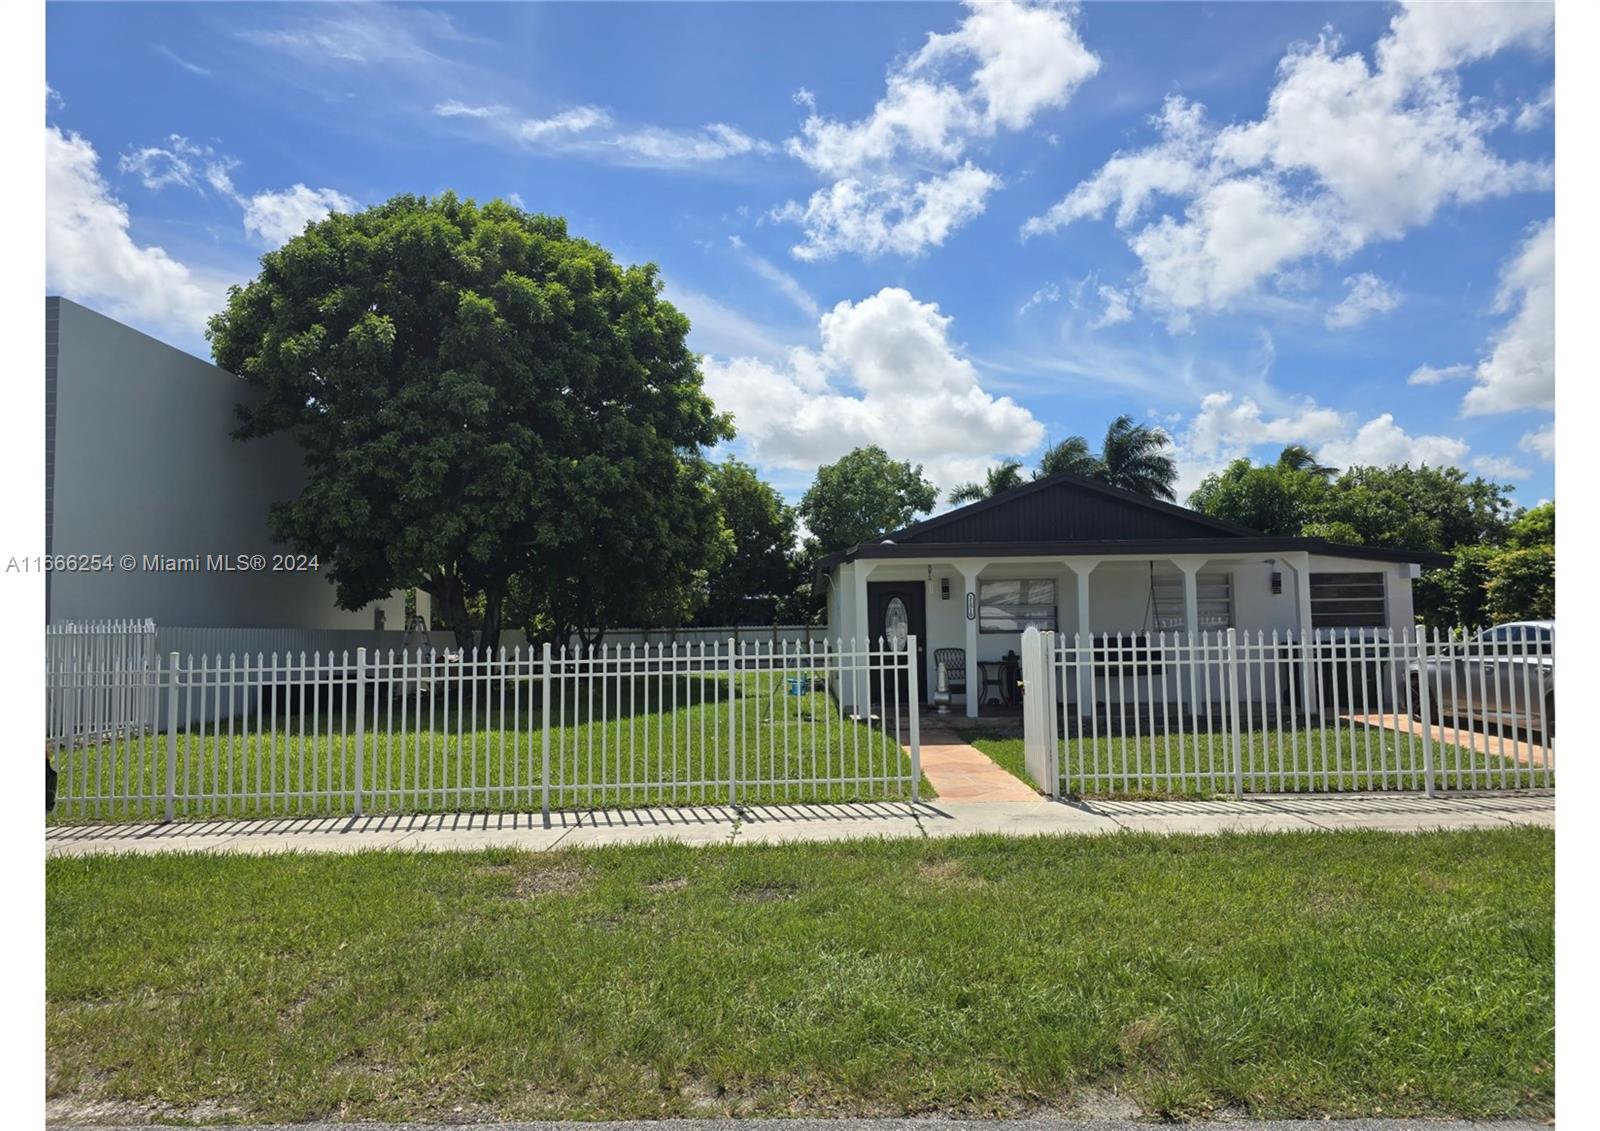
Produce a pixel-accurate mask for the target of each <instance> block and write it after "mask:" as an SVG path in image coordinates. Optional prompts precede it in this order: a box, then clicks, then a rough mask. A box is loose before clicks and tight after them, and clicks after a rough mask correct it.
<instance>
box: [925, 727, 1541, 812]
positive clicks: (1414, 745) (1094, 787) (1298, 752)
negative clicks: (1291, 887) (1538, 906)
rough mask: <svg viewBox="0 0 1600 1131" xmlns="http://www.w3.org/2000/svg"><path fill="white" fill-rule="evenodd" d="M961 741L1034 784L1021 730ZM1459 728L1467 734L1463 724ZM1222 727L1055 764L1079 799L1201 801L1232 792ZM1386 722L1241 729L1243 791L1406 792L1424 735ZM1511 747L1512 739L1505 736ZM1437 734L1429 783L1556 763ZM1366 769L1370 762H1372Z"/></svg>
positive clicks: (1515, 773)
mask: <svg viewBox="0 0 1600 1131" xmlns="http://www.w3.org/2000/svg"><path fill="white" fill-rule="evenodd" d="M956 733H957V734H958V735H959V736H960V737H961V738H962V739H963V740H964V741H966V742H968V743H971V744H972V745H973V746H974V747H976V748H977V749H979V750H981V751H982V752H983V753H984V754H986V755H988V756H989V758H990V759H992V760H993V761H994V762H995V764H996V765H998V766H1000V767H1001V768H1002V769H1004V770H1006V771H1007V772H1009V773H1011V774H1013V775H1015V776H1016V777H1018V778H1021V779H1022V780H1023V781H1025V782H1027V783H1028V784H1029V785H1031V786H1033V787H1034V788H1035V789H1038V788H1039V783H1037V782H1035V781H1034V780H1033V779H1032V778H1031V777H1029V775H1028V772H1027V768H1026V764H1025V758H1024V752H1023V740H1022V736H1021V735H1020V734H1016V733H1010V734H1006V733H996V732H995V731H992V730H988V731H986V730H958V731H957V732H956ZM1463 733H1465V732H1463ZM1232 741H1233V740H1232V737H1231V736H1230V735H1229V734H1227V733H1213V734H1199V735H1196V734H1183V735H1179V734H1176V733H1173V734H1170V735H1155V736H1152V735H1149V734H1144V735H1139V736H1135V735H1133V734H1132V733H1130V734H1128V735H1126V736H1117V737H1107V736H1105V735H1100V736H1099V737H1089V736H1086V737H1084V738H1081V739H1080V738H1078V737H1077V735H1076V732H1075V731H1074V733H1073V735H1072V737H1070V738H1066V739H1063V740H1062V742H1061V763H1060V764H1061V769H1062V772H1063V774H1064V775H1068V783H1069V785H1070V794H1071V795H1072V796H1075V797H1102V798H1173V799H1199V798H1206V797H1215V796H1217V795H1218V794H1219V793H1220V794H1228V795H1230V796H1231V795H1232V793H1233V774H1232V770H1231V767H1232V765H1233V761H1232V759H1233V747H1232ZM1407 742H1408V736H1407V735H1405V734H1403V733H1399V732H1396V731H1393V730H1388V729H1385V728H1383V727H1378V726H1371V727H1354V728H1352V727H1349V726H1342V727H1341V728H1340V730H1339V732H1338V734H1337V735H1335V733H1334V731H1333V728H1332V726H1331V725H1330V726H1329V727H1328V729H1327V731H1326V732H1325V733H1324V732H1319V731H1316V730H1312V731H1295V732H1291V731H1288V730H1278V729H1277V728H1267V729H1264V730H1251V731H1245V732H1243V733H1242V734H1241V735H1240V744H1239V745H1240V758H1241V764H1242V767H1243V771H1244V773H1243V775H1242V776H1243V782H1244V791H1245V792H1246V793H1322V792H1348V791H1355V790H1362V791H1367V790H1382V789H1389V790H1412V791H1420V790H1422V789H1423V786H1424V775H1423V772H1422V753H1421V741H1420V739H1417V738H1415V737H1410V738H1409V742H1410V743H1411V745H1410V746H1409V747H1408V745H1407ZM1508 745H1510V743H1509V742H1508ZM1494 750H1495V747H1494V746H1493V742H1492V740H1491V743H1490V746H1489V749H1488V751H1476V752H1475V751H1473V750H1472V749H1471V748H1469V747H1468V746H1466V745H1464V744H1463V745H1459V746H1458V745H1456V744H1454V743H1449V742H1438V743H1435V744H1434V747H1433V757H1434V786H1435V788H1437V789H1445V790H1483V789H1502V788H1519V787H1527V786H1540V787H1542V786H1545V785H1554V784H1555V771H1554V770H1553V769H1551V770H1550V771H1548V772H1546V770H1545V769H1544V768H1543V767H1542V766H1535V767H1533V769H1532V772H1531V774H1530V772H1529V767H1527V766H1524V765H1521V764H1519V763H1518V762H1517V761H1516V760H1515V759H1513V758H1509V757H1504V758H1503V757H1501V756H1500V755H1499V754H1497V753H1495V752H1494ZM1369 767H1370V768H1369Z"/></svg>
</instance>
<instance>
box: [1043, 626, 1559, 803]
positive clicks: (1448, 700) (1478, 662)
mask: <svg viewBox="0 0 1600 1131" xmlns="http://www.w3.org/2000/svg"><path fill="white" fill-rule="evenodd" d="M1526 632H1527V635H1526V637H1525V638H1521V639H1519V638H1517V634H1516V633H1511V632H1506V631H1505V630H1495V631H1493V632H1485V633H1481V634H1469V635H1466V636H1461V635H1455V634H1440V633H1433V634H1426V633H1423V632H1420V631H1414V630H1410V629H1406V630H1398V631H1396V632H1394V633H1391V634H1385V635H1383V636H1381V637H1378V638H1374V637H1370V636H1368V637H1363V636H1362V635H1361V634H1359V633H1357V632H1354V631H1349V630H1344V631H1319V632H1316V633H1314V634H1313V635H1312V636H1311V637H1310V638H1304V637H1297V636H1295V635H1294V634H1292V633H1290V634H1283V635H1280V634H1278V633H1271V634H1267V633H1254V634H1248V633H1241V632H1238V631H1236V630H1233V629H1229V630H1227V631H1225V632H1218V633H1201V634H1199V635H1198V636H1196V637H1189V636H1185V635H1182V634H1174V635H1170V636H1169V635H1167V634H1164V633H1163V634H1158V635H1155V636H1129V635H1111V634H1108V635H1103V636H1090V637H1080V636H1073V637H1067V636H1064V635H1061V634H1057V633H1053V632H1044V633H1041V632H1038V631H1037V630H1029V632H1027V633H1025V634H1024V637H1023V655H1022V658H1023V666H1024V684H1025V688H1026V691H1027V696H1026V700H1025V706H1024V712H1023V718H1024V730H1025V749H1026V760H1027V766H1028V772H1029V774H1030V776H1032V777H1033V778H1034V780H1035V781H1036V782H1038V783H1040V785H1041V786H1042V787H1044V788H1045V790H1046V792H1048V793H1050V794H1052V795H1067V796H1084V795H1106V794H1111V795H1135V796H1138V795H1150V796H1196V795H1210V794H1217V793H1231V794H1233V795H1234V796H1243V795H1244V794H1245V793H1264V792H1305V791H1318V792H1340V791H1356V790H1363V791H1364V790H1420V791H1424V792H1426V793H1428V794H1429V795H1432V794H1433V793H1435V792H1436V791H1438V790H1485V789H1516V788H1529V787H1548V786H1552V785H1554V780H1555V778H1554V774H1555V679H1554V631H1553V629H1548V630H1547V629H1540V630H1538V635H1537V636H1536V635H1535V630H1532V629H1530V630H1526Z"/></svg>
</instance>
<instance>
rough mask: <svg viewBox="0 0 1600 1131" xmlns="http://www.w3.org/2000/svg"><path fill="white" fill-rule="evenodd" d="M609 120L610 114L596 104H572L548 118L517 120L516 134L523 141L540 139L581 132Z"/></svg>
mask: <svg viewBox="0 0 1600 1131" xmlns="http://www.w3.org/2000/svg"><path fill="white" fill-rule="evenodd" d="M610 122H611V115H610V114H608V113H607V112H606V111H604V110H602V109H601V108H600V107H598V106H574V107H572V108H571V109H570V110H563V111H562V112H561V113H559V114H552V115H551V116H550V117H548V118H527V119H524V120H523V121H521V122H518V123H517V135H518V136H519V137H521V138H522V139H523V140H524V141H542V140H545V139H547V138H558V137H561V136H562V135H565V134H581V133H583V132H584V131H585V130H590V129H593V128H595V127H596V126H604V125H609V124H610Z"/></svg>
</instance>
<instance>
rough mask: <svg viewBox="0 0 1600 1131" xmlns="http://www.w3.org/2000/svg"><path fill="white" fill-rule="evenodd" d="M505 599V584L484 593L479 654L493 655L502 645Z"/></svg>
mask: <svg viewBox="0 0 1600 1131" xmlns="http://www.w3.org/2000/svg"><path fill="white" fill-rule="evenodd" d="M505 600H506V591H505V586H504V585H503V584H502V585H500V586H498V587H496V588H494V589H490V590H487V591H486V592H485V593H484V595H483V629H482V631H481V632H479V634H478V649H479V655H482V656H493V655H494V654H495V652H496V651H497V650H498V649H499V647H500V621H501V613H502V610H503V609H504V608H505Z"/></svg>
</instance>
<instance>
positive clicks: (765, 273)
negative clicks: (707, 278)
mask: <svg viewBox="0 0 1600 1131" xmlns="http://www.w3.org/2000/svg"><path fill="white" fill-rule="evenodd" d="M728 244H729V246H731V247H732V248H733V249H734V251H735V252H736V253H737V254H738V256H739V258H740V260H741V261H742V262H743V263H744V264H745V265H746V266H747V267H749V268H750V270H752V271H754V272H755V273H756V274H757V275H759V276H761V278H763V279H765V280H766V281H767V282H769V283H771V284H772V286H773V287H774V288H776V289H777V291H778V293H779V294H781V295H783V297H784V298H786V299H788V300H789V301H790V302H792V303H794V305H795V306H796V307H798V308H799V309H800V312H801V313H802V314H806V315H809V316H810V317H812V318H816V317H818V316H819V315H821V313H822V310H821V308H819V307H818V306H817V300H816V299H814V298H812V297H811V293H810V292H809V291H807V290H806V289H805V287H803V286H801V285H800V281H799V280H798V279H796V278H795V277H794V276H793V275H791V274H789V273H788V272H787V271H785V270H783V269H782V268H781V267H779V266H777V265H776V264H774V263H773V262H772V261H771V260H769V259H767V258H766V257H765V256H762V255H758V254H757V253H756V252H754V251H752V250H751V249H750V248H749V247H748V246H746V244H745V242H744V240H742V239H740V238H739V237H738V236H729V237H728Z"/></svg>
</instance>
